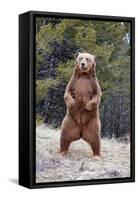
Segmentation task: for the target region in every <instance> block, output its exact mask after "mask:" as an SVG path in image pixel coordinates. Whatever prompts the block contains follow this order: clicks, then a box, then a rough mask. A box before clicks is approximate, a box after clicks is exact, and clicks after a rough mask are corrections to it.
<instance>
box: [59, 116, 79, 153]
mask: <svg viewBox="0 0 138 200" xmlns="http://www.w3.org/2000/svg"><path fill="white" fill-rule="evenodd" d="M78 139H80V129H79V126H78V125H77V124H76V123H75V121H74V119H73V118H72V117H70V116H68V115H67V116H65V118H64V120H63V123H62V130H61V137H60V153H61V155H65V154H67V152H68V149H69V145H70V144H71V142H72V141H75V140H78Z"/></svg>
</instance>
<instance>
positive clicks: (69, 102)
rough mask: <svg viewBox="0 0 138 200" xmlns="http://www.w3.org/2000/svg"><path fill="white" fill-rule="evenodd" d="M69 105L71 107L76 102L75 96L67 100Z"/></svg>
mask: <svg viewBox="0 0 138 200" xmlns="http://www.w3.org/2000/svg"><path fill="white" fill-rule="evenodd" d="M66 104H67V106H68V107H69V108H70V107H72V106H73V105H74V104H75V100H74V99H73V98H70V99H69V100H68V101H67V102H66Z"/></svg>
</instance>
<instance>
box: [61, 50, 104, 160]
mask: <svg viewBox="0 0 138 200" xmlns="http://www.w3.org/2000/svg"><path fill="white" fill-rule="evenodd" d="M64 100H65V103H66V106H67V112H66V115H65V117H64V119H63V122H62V126H61V128H62V129H61V137H60V153H61V155H65V154H67V152H68V148H69V145H70V144H71V142H73V141H75V140H78V139H80V138H82V139H83V140H85V141H86V142H88V143H89V144H90V147H91V149H92V152H93V157H95V158H100V140H101V138H100V131H101V125H100V119H99V104H100V100H101V89H100V86H99V83H98V80H97V78H96V62H95V56H94V55H91V54H89V53H79V54H78V56H77V59H76V65H75V68H74V71H73V75H72V77H71V79H70V81H69V83H68V84H67V87H66V90H65V94H64Z"/></svg>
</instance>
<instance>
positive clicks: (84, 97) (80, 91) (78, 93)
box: [69, 78, 93, 124]
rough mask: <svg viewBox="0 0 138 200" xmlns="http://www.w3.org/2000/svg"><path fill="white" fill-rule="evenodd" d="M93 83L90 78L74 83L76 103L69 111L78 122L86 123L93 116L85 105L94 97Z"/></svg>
mask: <svg viewBox="0 0 138 200" xmlns="http://www.w3.org/2000/svg"><path fill="white" fill-rule="evenodd" d="M92 94H93V91H92V84H91V82H90V80H89V79H88V80H87V79H81V78H80V79H79V80H78V81H77V82H76V83H75V84H74V89H73V95H72V97H73V98H74V99H75V104H74V105H73V106H72V107H71V108H70V110H69V112H70V114H71V116H72V117H73V118H74V120H75V121H76V122H77V123H78V124H85V123H87V122H88V121H89V119H90V118H91V112H90V111H88V110H86V109H85V105H86V103H87V102H89V101H90V100H91V99H92Z"/></svg>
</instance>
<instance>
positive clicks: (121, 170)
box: [36, 125, 130, 183]
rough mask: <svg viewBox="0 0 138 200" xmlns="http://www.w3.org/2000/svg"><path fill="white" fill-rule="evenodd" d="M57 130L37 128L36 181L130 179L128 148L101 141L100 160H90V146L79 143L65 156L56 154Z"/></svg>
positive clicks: (114, 141)
mask: <svg viewBox="0 0 138 200" xmlns="http://www.w3.org/2000/svg"><path fill="white" fill-rule="evenodd" d="M59 137H60V130H52V129H50V128H48V127H45V125H41V126H39V127H37V129H36V182H37V183H41V182H55V181H71V180H90V179H103V178H104V179H106V178H120V177H129V176H130V145H129V144H128V143H123V142H117V141H116V140H114V139H112V140H108V139H102V156H103V159H102V160H101V161H95V160H93V159H92V152H91V149H90V147H89V145H88V144H87V143H86V142H85V141H83V140H78V141H76V142H74V143H72V144H71V146H70V149H69V153H68V155H66V156H65V157H62V156H61V155H60V154H59Z"/></svg>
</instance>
